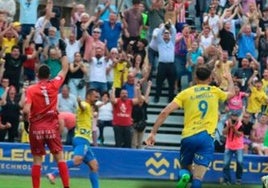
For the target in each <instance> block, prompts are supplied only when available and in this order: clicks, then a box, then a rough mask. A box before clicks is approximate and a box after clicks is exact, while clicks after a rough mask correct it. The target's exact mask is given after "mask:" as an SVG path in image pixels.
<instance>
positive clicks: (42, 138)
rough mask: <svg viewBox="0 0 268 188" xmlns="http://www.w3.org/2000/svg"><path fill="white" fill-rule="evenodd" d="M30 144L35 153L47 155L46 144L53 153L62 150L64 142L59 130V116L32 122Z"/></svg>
mask: <svg viewBox="0 0 268 188" xmlns="http://www.w3.org/2000/svg"><path fill="white" fill-rule="evenodd" d="M29 138H30V146H31V152H32V154H33V155H45V154H46V150H45V145H47V146H48V148H49V150H50V152H51V153H52V154H57V153H58V152H60V151H62V143H61V137H60V132H59V120H58V118H57V116H54V117H53V118H52V117H48V118H46V119H42V120H39V121H36V122H34V123H31V125H30V133H29Z"/></svg>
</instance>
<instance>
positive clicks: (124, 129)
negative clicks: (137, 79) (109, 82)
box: [111, 84, 141, 148]
mask: <svg viewBox="0 0 268 188" xmlns="http://www.w3.org/2000/svg"><path fill="white" fill-rule="evenodd" d="M136 92H137V96H136V97H135V98H133V99H129V98H128V92H127V90H125V89H122V90H121V92H120V97H119V98H115V89H114V88H113V89H112V95H111V103H112V104H113V126H114V138H115V146H116V147H124V148H131V141H132V136H133V127H132V124H133V121H132V117H131V115H132V110H133V106H134V105H137V104H139V102H140V101H141V91H140V86H139V84H137V85H136Z"/></svg>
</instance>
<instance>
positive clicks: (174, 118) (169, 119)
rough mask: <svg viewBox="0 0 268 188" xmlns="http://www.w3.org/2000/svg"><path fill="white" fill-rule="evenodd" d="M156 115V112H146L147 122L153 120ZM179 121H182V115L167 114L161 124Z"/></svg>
mask: <svg viewBox="0 0 268 188" xmlns="http://www.w3.org/2000/svg"><path fill="white" fill-rule="evenodd" d="M157 117H158V115H156V114H148V120H147V122H155V120H156V118H157ZM179 122H183V116H168V117H167V119H166V120H165V122H164V123H163V124H178V123H179Z"/></svg>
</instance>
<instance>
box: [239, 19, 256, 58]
mask: <svg viewBox="0 0 268 188" xmlns="http://www.w3.org/2000/svg"><path fill="white" fill-rule="evenodd" d="M256 37H257V35H256V34H255V33H253V32H252V30H251V27H250V25H249V24H244V25H243V26H242V28H241V29H240V31H239V33H238V36H237V44H238V54H237V55H238V58H239V61H240V62H241V60H242V58H246V56H247V53H250V54H251V55H252V56H253V57H254V58H257V54H256V50H255V39H256Z"/></svg>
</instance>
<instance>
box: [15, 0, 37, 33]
mask: <svg viewBox="0 0 268 188" xmlns="http://www.w3.org/2000/svg"><path fill="white" fill-rule="evenodd" d="M18 2H19V3H20V16H19V21H20V23H21V26H22V28H21V29H22V30H21V34H22V36H26V35H28V34H30V32H31V28H32V27H34V25H35V23H36V21H37V13H38V11H37V8H38V6H39V0H18Z"/></svg>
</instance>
